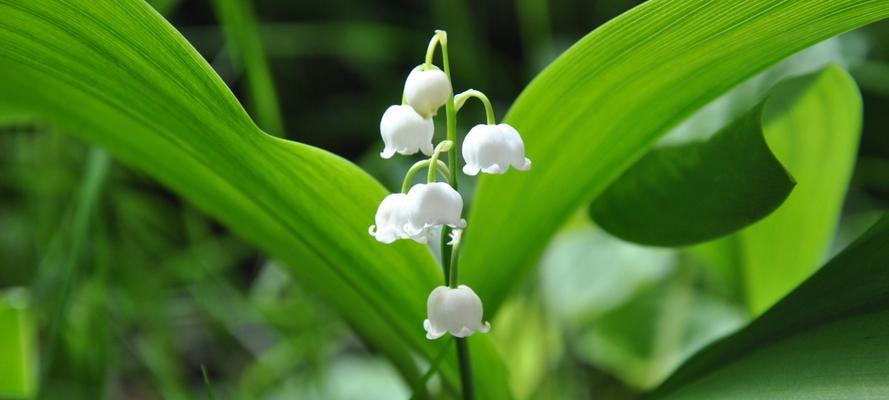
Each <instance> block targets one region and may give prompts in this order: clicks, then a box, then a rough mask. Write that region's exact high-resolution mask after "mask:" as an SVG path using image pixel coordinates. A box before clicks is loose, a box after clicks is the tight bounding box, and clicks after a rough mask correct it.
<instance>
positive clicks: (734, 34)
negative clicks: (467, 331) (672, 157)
mask: <svg viewBox="0 0 889 400" xmlns="http://www.w3.org/2000/svg"><path fill="white" fill-rule="evenodd" d="M887 15H889V1H886V0H879V1H864V0H804V1H792V2H785V1H777V0H750V1H742V2H738V1H730V0H718V1H704V0H692V1H661V0H653V1H649V2H646V3H644V4H642V5H641V6H638V7H636V8H635V9H633V10H631V11H630V12H627V13H626V14H623V15H621V16H620V17H618V18H616V19H614V20H612V21H611V22H609V23H607V24H605V25H603V26H602V27H600V28H599V29H596V30H595V31H593V32H592V33H591V34H589V35H587V36H586V37H585V38H583V39H581V40H580V41H579V42H577V43H576V44H575V45H574V46H573V47H571V48H570V49H569V50H568V51H566V52H565V53H564V54H562V56H561V57H559V59H557V60H556V61H555V62H553V63H552V64H551V65H550V66H549V67H547V68H546V69H545V70H544V71H543V72H542V73H541V74H540V75H539V76H538V77H537V78H535V80H534V81H533V82H532V83H531V84H530V85H529V86H528V87H527V88H526V89H525V91H524V92H523V93H522V94H521V95H520V96H519V98H518V99H517V100H516V102H515V104H514V105H513V107H512V109H511V110H510V112H509V114H508V115H507V117H506V119H505V120H506V121H507V122H508V123H510V124H513V125H514V126H515V127H516V128H517V129H518V130H519V132H521V133H522V135H523V137H524V139H525V144H526V148H527V156H528V157H529V158H530V159H531V160H532V161H533V162H534V164H533V167H532V169H531V171H529V172H526V173H522V172H517V171H511V172H509V173H507V174H506V175H504V176H486V177H483V178H482V179H481V181H480V184H479V188H478V192H477V198H476V203H475V204H476V206H477V207H476V208H475V209H474V210H473V212H472V214H471V216H470V217H471V218H470V221H469V228H468V230H467V231H466V245H465V248H464V253H463V258H462V260H463V263H464V267H463V268H462V271H464V273H463V277H464V278H465V279H464V280H465V281H466V282H467V283H468V284H469V285H471V286H473V287H474V288H475V289H476V291H477V292H478V293H479V295H480V296H481V297H482V298H483V299H485V301H486V304H485V306H486V310H493V309H496V308H497V306H498V305H499V304H500V303H501V302H502V301H503V299H504V298H505V296H506V295H507V293H508V292H509V291H510V290H511V289H512V288H513V287H514V286H515V283H516V282H518V281H520V278H521V277H524V276H525V275H526V273H527V272H528V270H529V269H530V267H531V266H533V265H534V263H535V261H536V260H537V258H538V257H539V256H540V253H541V251H542V249H543V246H544V245H545V244H546V242H547V241H548V239H549V238H550V237H551V236H552V234H553V233H554V232H555V231H556V229H557V228H558V227H559V226H560V225H561V223H562V222H563V221H564V220H565V219H566V218H567V217H568V216H569V215H571V213H572V212H574V211H575V210H576V209H578V208H579V207H580V206H582V205H583V204H588V203H589V202H590V201H592V200H593V199H594V198H595V197H596V195H598V194H599V193H601V191H602V190H603V189H604V188H606V187H607V185H608V184H610V183H611V181H612V180H614V179H615V178H617V177H618V176H619V175H620V173H622V172H623V170H625V169H626V168H628V167H629V166H630V165H632V164H633V163H634V162H635V161H636V160H637V159H639V158H640V157H641V156H642V155H643V154H644V152H645V150H647V149H648V147H649V146H650V145H651V144H653V142H654V141H655V140H656V139H657V138H658V137H659V136H660V135H662V134H663V133H664V132H666V131H667V130H668V129H670V128H671V127H672V126H674V125H676V124H677V123H679V122H680V121H682V120H683V119H684V118H685V117H687V116H689V115H690V114H691V113H692V112H694V111H695V110H696V109H698V108H700V107H701V106H703V105H705V104H706V103H707V102H709V101H711V100H713V99H715V98H716V97H718V96H719V95H720V94H722V93H724V92H726V91H727V90H728V89H730V88H731V87H732V86H734V85H736V84H738V83H740V82H742V81H743V80H745V79H747V78H749V77H751V76H753V75H754V74H755V73H757V72H758V71H761V70H763V69H764V68H766V67H767V66H769V65H771V64H773V63H775V62H777V61H779V60H781V59H782V58H784V57H786V56H788V55H790V54H793V53H794V52H796V51H799V50H801V49H803V48H805V47H807V46H810V45H812V44H814V43H816V42H818V41H820V40H824V39H826V38H828V37H831V36H833V35H836V34H839V33H841V32H844V31H847V30H849V29H852V28H855V27H857V26H861V25H864V24H867V23H869V22H872V21H876V20H879V19H881V18H884V17H886V16H887ZM793 172H794V171H793V170H792V169H791V173H793Z"/></svg>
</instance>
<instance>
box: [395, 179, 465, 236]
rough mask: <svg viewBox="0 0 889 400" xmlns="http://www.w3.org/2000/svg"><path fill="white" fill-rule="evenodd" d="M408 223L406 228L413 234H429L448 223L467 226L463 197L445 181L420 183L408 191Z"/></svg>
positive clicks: (457, 226) (406, 230) (453, 225)
mask: <svg viewBox="0 0 889 400" xmlns="http://www.w3.org/2000/svg"><path fill="white" fill-rule="evenodd" d="M407 196H408V198H409V199H410V200H409V201H408V204H407V205H408V212H407V218H408V224H407V226H405V228H404V230H405V232H407V233H408V234H409V235H411V236H424V235H428V231H429V230H430V229H432V228H435V227H439V226H442V225H448V226H451V227H454V228H460V229H462V228H465V227H466V220H465V219H463V218H460V214H462V213H463V197H461V196H460V193H458V192H457V191H456V190H454V188H452V187H451V186H450V185H448V184H447V183H444V182H432V183H418V184H416V185H414V186H413V187H411V190H410V191H408V193H407Z"/></svg>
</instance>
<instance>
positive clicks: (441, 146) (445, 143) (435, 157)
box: [426, 140, 454, 183]
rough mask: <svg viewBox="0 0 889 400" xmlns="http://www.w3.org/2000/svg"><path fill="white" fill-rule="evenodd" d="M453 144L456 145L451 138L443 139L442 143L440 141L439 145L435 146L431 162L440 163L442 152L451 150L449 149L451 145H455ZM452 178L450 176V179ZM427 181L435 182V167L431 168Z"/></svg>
mask: <svg viewBox="0 0 889 400" xmlns="http://www.w3.org/2000/svg"><path fill="white" fill-rule="evenodd" d="M453 146H454V142H452V141H450V140H443V141H442V142H441V143H439V144H438V145H437V146H435V151H433V152H432V157H430V158H429V164H436V165H437V164H438V156H439V155H440V154H441V152H443V151H449V150H451V147H453ZM450 178H451V177H450V176H448V179H450ZM426 182H428V183H432V182H435V168H429V175H428V177H427V179H426Z"/></svg>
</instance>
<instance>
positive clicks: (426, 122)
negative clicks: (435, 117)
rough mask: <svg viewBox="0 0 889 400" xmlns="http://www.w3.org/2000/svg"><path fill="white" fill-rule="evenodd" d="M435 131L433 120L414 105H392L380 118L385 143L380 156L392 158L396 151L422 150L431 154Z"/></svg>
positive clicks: (412, 152)
mask: <svg viewBox="0 0 889 400" xmlns="http://www.w3.org/2000/svg"><path fill="white" fill-rule="evenodd" d="M434 131H435V125H434V124H433V123H432V120H431V119H429V118H423V117H421V116H420V114H417V112H416V111H414V109H413V108H412V107H410V106H406V105H395V106H390V107H389V108H388V109H386V112H385V113H383V118H382V119H381V120H380V135H381V136H382V138H383V143H384V144H385V148H384V149H383V152H382V153H380V156H381V157H383V158H390V157H392V155H394V154H395V153H396V152H397V153H400V154H405V155H408V154H416V153H417V152H418V151H421V150H422V151H423V152H424V153H426V151H427V150H428V151H429V154H431V149H432V136H433V133H434ZM427 155H428V154H427Z"/></svg>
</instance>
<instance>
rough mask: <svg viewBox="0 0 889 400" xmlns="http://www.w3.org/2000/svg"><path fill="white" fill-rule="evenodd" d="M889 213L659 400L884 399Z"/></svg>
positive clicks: (692, 363)
mask: <svg viewBox="0 0 889 400" xmlns="http://www.w3.org/2000/svg"><path fill="white" fill-rule="evenodd" d="M887 243H889V216H884V217H883V218H882V219H881V220H880V221H879V222H877V223H876V224H875V225H874V226H873V227H872V228H871V229H870V230H869V231H868V232H866V233H865V234H864V235H862V237H860V238H859V239H858V240H857V241H856V242H855V243H853V244H852V245H850V246H849V247H848V248H847V249H846V250H844V251H843V252H842V253H840V254H839V255H837V256H836V257H835V258H834V259H833V260H831V261H830V262H829V263H828V264H827V265H825V266H824V267H823V268H821V270H819V271H818V272H817V273H815V275H813V276H812V277H811V278H809V279H808V280H806V282H804V283H803V284H802V285H801V286H800V287H798V288H797V289H796V290H794V291H793V292H791V293H790V294H789V295H788V296H787V297H785V298H784V299H782V300H781V301H780V302H778V303H777V304H775V306H774V307H772V308H771V309H769V310H768V311H767V312H766V313H764V314H763V315H762V316H760V317H759V318H758V319H756V320H754V321H753V322H752V323H751V324H750V325H748V326H747V327H746V328H744V329H743V330H741V331H740V332H738V333H736V334H734V335H732V336H730V337H728V338H726V339H723V340H721V341H719V342H716V343H715V344H713V345H711V346H709V347H707V348H706V349H705V350H703V351H701V352H700V353H698V354H696V355H695V356H693V357H692V358H691V359H690V360H689V361H687V362H686V363H685V364H684V365H683V366H682V367H680V368H679V370H678V371H676V372H675V373H674V374H673V375H672V376H671V377H670V379H668V380H667V382H665V383H664V384H663V385H662V386H661V387H660V388H659V389H658V390H657V391H656V392H655V393H654V395H653V396H652V397H654V398H662V397H668V398H683V399H686V398H701V399H710V398H715V397H719V398H800V399H835V398H855V399H859V398H881V397H884V396H886V394H887V393H889V382H887V380H886V376H887V375H889V350H887V349H886V345H885V344H886V340H887V333H886V332H887V331H889V291H887V287H889V271H887V269H886V268H885V267H886V260H887V259H889V246H887V245H886V244H887Z"/></svg>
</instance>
